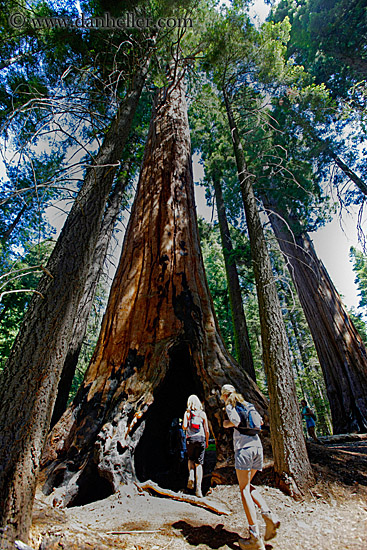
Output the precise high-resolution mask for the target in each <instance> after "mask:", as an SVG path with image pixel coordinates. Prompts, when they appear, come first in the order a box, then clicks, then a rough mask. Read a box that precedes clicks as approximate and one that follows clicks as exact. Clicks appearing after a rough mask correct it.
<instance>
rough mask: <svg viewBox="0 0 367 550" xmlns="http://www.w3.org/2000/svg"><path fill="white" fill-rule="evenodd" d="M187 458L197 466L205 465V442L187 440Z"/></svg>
mask: <svg viewBox="0 0 367 550" xmlns="http://www.w3.org/2000/svg"><path fill="white" fill-rule="evenodd" d="M186 448H187V458H188V459H189V460H191V461H192V462H195V464H204V455H205V441H200V440H199V441H195V440H194V441H191V440H190V438H189V437H188V438H187V439H186Z"/></svg>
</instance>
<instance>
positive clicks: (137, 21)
mask: <svg viewBox="0 0 367 550" xmlns="http://www.w3.org/2000/svg"><path fill="white" fill-rule="evenodd" d="M8 22H9V25H10V26H11V27H12V28H14V29H21V28H26V27H28V26H31V27H32V28H33V29H44V28H47V29H53V28H78V29H146V28H156V29H174V28H175V27H178V28H192V26H193V25H192V19H190V18H184V17H183V18H180V17H167V18H165V17H160V18H159V19H157V20H154V19H153V18H152V17H141V16H138V15H137V14H136V13H134V12H129V13H125V14H123V15H121V16H120V17H112V16H111V15H110V14H109V13H108V12H107V13H104V14H103V15H102V16H100V17H89V16H88V15H85V14H84V13H82V14H80V16H79V17H69V16H64V17H27V16H26V15H24V14H23V13H13V14H11V15H10V16H9V17H8Z"/></svg>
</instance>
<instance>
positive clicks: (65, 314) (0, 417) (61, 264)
mask: <svg viewBox="0 0 367 550" xmlns="http://www.w3.org/2000/svg"><path fill="white" fill-rule="evenodd" d="M147 70H148V63H147V62H145V63H144V66H142V67H140V68H138V69H137V71H136V74H135V78H134V81H133V84H132V87H131V89H130V91H128V92H127V95H126V98H125V99H124V101H123V102H122V104H121V105H120V108H119V109H118V112H117V116H116V118H115V120H114V122H113V123H112V125H111V127H110V129H109V130H108V132H107V134H106V136H105V139H104V141H103V143H102V145H101V147H100V150H99V153H98V154H97V156H96V157H95V159H94V163H93V165H91V167H90V168H89V169H88V170H87V173H86V176H85V180H84V183H83V186H82V188H81V190H80V192H79V193H78V196H77V198H76V200H75V203H74V205H73V207H72V209H71V211H70V214H69V215H68V218H67V220H66V222H65V225H64V227H63V230H62V232H61V234H60V237H59V239H58V241H57V243H56V246H55V248H54V250H53V252H52V254H51V257H50V260H49V262H48V265H47V271H48V273H49V274H45V275H44V276H43V277H42V278H41V281H40V284H39V287H38V291H39V292H40V293H41V294H42V296H43V297H40V296H39V295H34V297H33V299H32V300H31V303H30V305H29V308H28V310H27V312H26V314H25V317H24V321H23V323H22V325H21V329H20V332H19V334H18V336H17V338H16V340H15V343H14V346H13V348H12V351H11V354H10V356H9V359H8V362H7V366H6V368H5V370H4V372H3V374H2V379H1V391H0V407H1V410H0V425H1V426H2V433H1V439H0V468H1V476H0V494H1V501H0V525H1V527H2V529H3V531H2V532H0V542H1V544H0V546H1V548H5V549H7V548H8V547H9V548H13V545H12V541H13V540H14V539H15V538H20V539H23V540H26V539H27V534H28V530H29V526H30V521H31V510H32V503H33V498H34V493H35V488H36V477H37V472H38V467H39V461H40V457H41V453H42V450H43V447H44V443H45V440H46V437H47V433H48V429H49V425H50V420H51V414H52V409H53V405H54V402H55V398H56V391H57V385H58V382H59V378H60V374H61V369H62V366H63V364H64V360H65V356H66V353H67V351H68V348H69V342H70V340H71V336H72V331H73V327H74V322H75V316H76V313H77V310H78V304H79V301H80V299H81V297H82V294H83V290H84V287H85V281H86V277H87V275H88V272H89V268H90V262H91V260H92V258H93V254H94V249H95V246H96V243H97V240H98V236H99V231H100V226H101V220H102V216H103V212H104V210H105V205H106V201H107V198H108V195H109V192H110V189H111V186H112V183H113V179H114V174H115V171H116V168H117V166H118V164H119V161H120V158H121V157H122V153H123V150H124V147H125V144H126V141H127V137H128V134H129V130H130V127H131V123H132V120H133V117H134V113H135V110H136V107H137V104H138V101H139V97H140V94H141V91H142V88H143V85H144V82H145V78H146V74H147Z"/></svg>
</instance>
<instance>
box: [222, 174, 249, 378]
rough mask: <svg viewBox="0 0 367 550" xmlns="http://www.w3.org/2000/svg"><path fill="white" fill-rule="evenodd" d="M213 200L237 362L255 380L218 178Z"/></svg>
mask: <svg viewBox="0 0 367 550" xmlns="http://www.w3.org/2000/svg"><path fill="white" fill-rule="evenodd" d="M212 181H213V186H214V191H215V200H216V203H217V211H218V221H219V229H220V236H221V239H222V247H223V255H224V263H225V267H226V276H227V283H228V294H229V301H230V305H231V313H232V320H233V331H234V341H235V349H236V352H237V357H238V362H239V364H240V365H241V367H242V368H243V369H244V370H245V371H246V372H247V374H248V375H249V376H250V377H251V378H252V379H253V380H254V381H255V382H256V373H255V368H254V361H253V358H252V352H251V346H250V338H249V334H248V329H247V323H246V317H245V312H244V310H243V303H242V293H241V287H240V281H239V278H238V271H237V266H236V263H235V261H234V260H233V259H231V258H230V253H231V252H232V250H233V246H232V239H231V234H230V232H229V226H228V221H227V214H226V207H225V204H224V199H223V193H222V187H221V184H220V181H219V178H216V177H215V176H214V177H213V178H212Z"/></svg>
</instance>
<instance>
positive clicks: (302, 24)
mask: <svg viewBox="0 0 367 550" xmlns="http://www.w3.org/2000/svg"><path fill="white" fill-rule="evenodd" d="M273 17H274V20H276V21H281V20H283V18H285V17H288V18H289V19H290V22H291V24H292V30H291V35H290V42H289V46H288V55H289V57H293V58H294V59H295V61H296V62H297V63H299V64H302V65H304V66H305V67H306V69H307V70H308V71H310V72H311V74H313V75H314V76H315V77H316V82H317V83H323V82H324V83H326V84H327V85H328V86H329V87H330V88H331V89H332V90H333V91H334V93H335V94H338V95H342V96H345V95H346V93H347V90H348V88H349V87H350V86H351V85H352V84H353V83H355V82H358V81H359V80H361V79H364V78H365V76H366V67H367V53H366V48H365V45H366V40H367V10H366V6H365V2H364V1H363V0H353V1H352V2H351V1H349V0H327V1H325V0H297V1H296V2H294V1H293V0H282V1H281V2H280V3H279V4H278V5H277V7H276V9H275V12H274V14H273Z"/></svg>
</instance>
